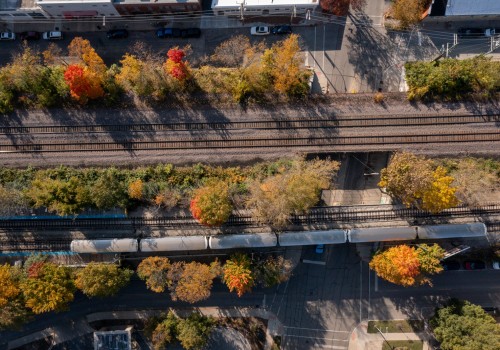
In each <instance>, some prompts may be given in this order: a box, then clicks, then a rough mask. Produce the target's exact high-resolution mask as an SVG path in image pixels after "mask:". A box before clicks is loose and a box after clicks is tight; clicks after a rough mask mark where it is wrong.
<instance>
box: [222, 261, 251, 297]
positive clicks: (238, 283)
mask: <svg viewBox="0 0 500 350" xmlns="http://www.w3.org/2000/svg"><path fill="white" fill-rule="evenodd" d="M222 272H223V277H224V283H226V285H227V286H228V288H229V291H230V292H232V291H236V293H237V294H238V296H239V297H241V296H242V295H243V294H244V293H246V292H250V290H251V289H252V287H253V285H254V284H255V281H254V276H253V272H252V269H251V263H250V259H249V258H248V256H247V255H245V254H235V255H233V256H231V258H230V259H229V260H227V261H226V263H225V264H224V266H223V268H222Z"/></svg>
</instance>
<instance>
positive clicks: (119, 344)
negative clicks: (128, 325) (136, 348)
mask: <svg viewBox="0 0 500 350" xmlns="http://www.w3.org/2000/svg"><path fill="white" fill-rule="evenodd" d="M130 349H131V339H130V330H129V329H127V330H124V331H106V332H94V350H130Z"/></svg>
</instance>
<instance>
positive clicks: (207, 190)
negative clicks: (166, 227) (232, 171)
mask: <svg viewBox="0 0 500 350" xmlns="http://www.w3.org/2000/svg"><path fill="white" fill-rule="evenodd" d="M190 209H191V213H192V214H193V217H194V218H195V219H196V220H198V221H199V222H200V223H201V224H203V225H207V226H220V225H222V224H223V223H225V222H226V221H227V220H228V219H229V217H230V216H231V213H232V211H233V205H232V203H231V199H230V191H229V185H228V184H227V182H225V181H219V180H214V181H209V182H208V183H207V184H206V185H205V186H203V187H200V188H199V189H197V190H196V191H195V192H194V196H193V200H192V201H191V205H190Z"/></svg>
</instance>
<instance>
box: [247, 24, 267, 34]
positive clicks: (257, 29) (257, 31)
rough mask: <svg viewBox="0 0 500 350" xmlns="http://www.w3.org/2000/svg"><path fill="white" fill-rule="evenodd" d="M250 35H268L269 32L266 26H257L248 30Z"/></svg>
mask: <svg viewBox="0 0 500 350" xmlns="http://www.w3.org/2000/svg"><path fill="white" fill-rule="evenodd" d="M250 34H251V35H269V34H271V30H270V29H269V27H267V26H259V27H252V28H250Z"/></svg>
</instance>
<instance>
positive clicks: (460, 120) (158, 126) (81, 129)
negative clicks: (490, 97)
mask: <svg viewBox="0 0 500 350" xmlns="http://www.w3.org/2000/svg"><path fill="white" fill-rule="evenodd" d="M498 121H500V115H487V114H470V115H454V114H440V115H439V114H438V115H436V114H430V115H420V114H411V115H388V116H363V117H359V116H356V117H349V116H341V115H339V116H334V117H332V118H331V119H301V120H298V119H289V120H285V119H282V120H272V121H259V120H253V121H241V122H237V121H236V122H232V121H228V122H184V123H151V124H145V123H138V124H104V125H91V124H88V125H43V126H0V134H3V135H14V134H64V133H108V132H158V131H196V130H241V129H309V128H354V127H383V126H415V125H449V124H471V123H490V122H498Z"/></svg>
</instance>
